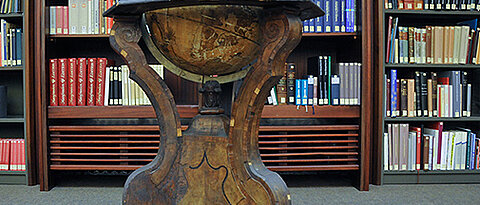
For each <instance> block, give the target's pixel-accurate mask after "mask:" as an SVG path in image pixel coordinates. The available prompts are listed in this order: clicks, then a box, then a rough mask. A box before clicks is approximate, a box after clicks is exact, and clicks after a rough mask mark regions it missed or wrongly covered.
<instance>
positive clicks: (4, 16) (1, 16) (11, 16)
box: [0, 13, 23, 19]
mask: <svg viewBox="0 0 480 205" xmlns="http://www.w3.org/2000/svg"><path fill="white" fill-rule="evenodd" d="M22 17H23V13H8V14H0V18H2V19H3V18H22Z"/></svg>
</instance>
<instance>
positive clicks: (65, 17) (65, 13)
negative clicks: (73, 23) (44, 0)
mask: <svg viewBox="0 0 480 205" xmlns="http://www.w3.org/2000/svg"><path fill="white" fill-rule="evenodd" d="M62 23H63V24H62V26H63V34H69V32H68V6H63V22H62Z"/></svg>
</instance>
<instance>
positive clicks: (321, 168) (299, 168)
mask: <svg viewBox="0 0 480 205" xmlns="http://www.w3.org/2000/svg"><path fill="white" fill-rule="evenodd" d="M267 168H268V169H270V170H272V171H333V170H358V169H359V166H358V165H356V164H352V165H303V166H267Z"/></svg>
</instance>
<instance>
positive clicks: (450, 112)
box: [448, 85, 453, 117]
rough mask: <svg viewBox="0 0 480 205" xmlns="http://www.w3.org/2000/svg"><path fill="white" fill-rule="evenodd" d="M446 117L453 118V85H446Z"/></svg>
mask: <svg viewBox="0 0 480 205" xmlns="http://www.w3.org/2000/svg"><path fill="white" fill-rule="evenodd" d="M448 117H453V85H448Z"/></svg>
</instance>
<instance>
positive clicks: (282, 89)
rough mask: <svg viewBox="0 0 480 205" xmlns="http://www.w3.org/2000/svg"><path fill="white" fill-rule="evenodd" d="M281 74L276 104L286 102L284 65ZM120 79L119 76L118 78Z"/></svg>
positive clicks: (285, 72)
mask: <svg viewBox="0 0 480 205" xmlns="http://www.w3.org/2000/svg"><path fill="white" fill-rule="evenodd" d="M283 71H284V72H283V76H282V78H280V80H279V81H278V84H277V95H278V100H279V101H278V104H279V105H285V104H287V68H286V67H285V66H284V70H283ZM119 79H120V78H119Z"/></svg>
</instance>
